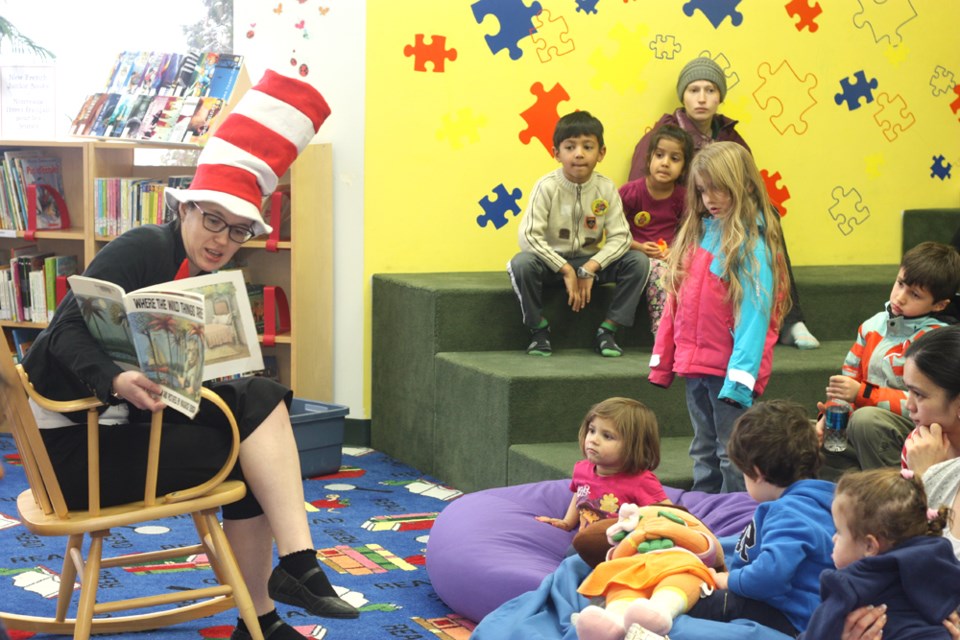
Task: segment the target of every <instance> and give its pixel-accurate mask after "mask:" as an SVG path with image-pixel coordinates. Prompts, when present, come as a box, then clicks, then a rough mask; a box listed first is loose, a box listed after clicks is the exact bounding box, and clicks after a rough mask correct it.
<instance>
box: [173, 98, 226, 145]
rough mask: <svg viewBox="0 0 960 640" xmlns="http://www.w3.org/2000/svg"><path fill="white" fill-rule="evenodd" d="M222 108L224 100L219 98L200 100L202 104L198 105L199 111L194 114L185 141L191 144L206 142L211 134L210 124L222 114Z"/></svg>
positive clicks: (184, 137)
mask: <svg viewBox="0 0 960 640" xmlns="http://www.w3.org/2000/svg"><path fill="white" fill-rule="evenodd" d="M221 108H223V100H220V99H219V98H210V97H202V98H200V104H198V105H197V110H196V111H194V112H193V117H191V118H190V123H189V124H188V125H187V132H186V133H185V134H184V136H183V141H184V142H191V143H201V142H203V141H205V140H206V139H207V136H208V134H209V133H210V123H212V122H213V120H214V119H215V118H216V117H217V114H218V113H220V109H221Z"/></svg>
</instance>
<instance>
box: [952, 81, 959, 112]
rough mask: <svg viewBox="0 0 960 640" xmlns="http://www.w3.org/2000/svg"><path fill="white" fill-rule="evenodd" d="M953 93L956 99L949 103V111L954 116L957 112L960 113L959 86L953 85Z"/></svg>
mask: <svg viewBox="0 0 960 640" xmlns="http://www.w3.org/2000/svg"><path fill="white" fill-rule="evenodd" d="M953 92H954V93H955V94H956V95H957V99H956V100H954V101H953V102H951V103H950V109H952V110H953V114H954V115H956V114H957V111H960V84H956V85H953Z"/></svg>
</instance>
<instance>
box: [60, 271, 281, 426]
mask: <svg viewBox="0 0 960 640" xmlns="http://www.w3.org/2000/svg"><path fill="white" fill-rule="evenodd" d="M69 281H70V288H71V289H72V290H73V293H74V296H75V297H76V299H77V303H78V304H79V305H80V309H81V312H82V314H83V317H84V321H85V322H86V323H87V327H88V328H89V330H90V333H91V335H93V337H94V338H95V339H96V340H97V341H98V342H99V343H100V345H101V346H102V347H103V349H104V351H106V353H107V354H108V355H109V356H110V357H111V358H113V360H114V361H115V362H116V363H117V364H118V365H119V366H120V367H121V368H124V369H139V370H140V371H143V373H144V374H145V375H146V376H147V377H148V378H150V379H151V380H153V381H154V382H157V383H158V384H159V385H160V386H161V387H162V388H163V393H162V399H163V401H164V402H165V403H166V404H167V406H169V407H171V408H173V409H176V410H178V411H180V412H182V413H183V414H184V415H187V416H189V417H191V418H192V417H193V416H195V415H196V412H197V410H198V409H199V403H200V384H201V382H202V381H203V380H212V379H216V378H223V377H226V376H233V375H238V374H243V373H246V372H249V371H257V370H260V369H263V356H262V354H261V352H260V344H259V342H258V340H257V334H256V331H255V329H254V328H253V316H252V314H251V313H250V304H249V302H248V301H247V297H246V288H245V286H244V283H243V276H242V274H241V273H240V272H239V271H218V272H217V273H212V274H208V275H205V276H197V277H194V278H185V279H183V280H174V281H171V282H164V283H161V284H158V285H155V286H151V287H145V288H143V289H138V290H136V291H132V292H125V291H124V290H123V289H122V288H121V287H119V286H118V285H116V284H113V283H111V282H106V281H103V280H98V279H96V278H88V277H85V276H70V278H69Z"/></svg>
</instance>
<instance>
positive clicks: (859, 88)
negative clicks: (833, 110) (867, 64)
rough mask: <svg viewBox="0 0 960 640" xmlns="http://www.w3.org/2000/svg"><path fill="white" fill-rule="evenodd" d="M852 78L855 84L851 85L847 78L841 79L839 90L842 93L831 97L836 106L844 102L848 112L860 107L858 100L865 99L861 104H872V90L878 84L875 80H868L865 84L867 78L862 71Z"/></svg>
mask: <svg viewBox="0 0 960 640" xmlns="http://www.w3.org/2000/svg"><path fill="white" fill-rule="evenodd" d="M853 78H854V79H855V80H856V82H853V83H851V82H850V79H849V78H841V79H840V88H841V89H843V91H841V92H840V93H838V94H836V95H834V96H833V99H834V100H835V101H836V103H837V104H838V105H839V104H843V103H844V102H846V103H847V109H849V110H850V111H853V110H854V109H859V108H860V107H861V106H862V105H861V103H860V98H864V99H865V100H864V103H863V104H866V103H868V102H873V89H876V88H877V84H878V83H877V79H876V78H870V81H869V82H867V76H866V74H865V73H864V72H863V70H862V69H861V70H860V71H857V72H856V73H855V74H853Z"/></svg>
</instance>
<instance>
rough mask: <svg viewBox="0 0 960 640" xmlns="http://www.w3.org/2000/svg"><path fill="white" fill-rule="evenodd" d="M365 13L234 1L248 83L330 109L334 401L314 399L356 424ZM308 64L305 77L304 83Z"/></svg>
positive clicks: (326, 4)
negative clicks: (304, 86)
mask: <svg viewBox="0 0 960 640" xmlns="http://www.w3.org/2000/svg"><path fill="white" fill-rule="evenodd" d="M281 4H282V7H283V8H282V10H281V12H280V13H279V14H278V13H276V11H275V9H276V8H277V6H278V5H281ZM366 5H367V3H366V1H365V0H323V2H317V0H305V2H303V3H302V4H301V3H300V2H293V1H290V0H288V1H286V2H283V3H280V1H279V0H277V1H276V2H263V0H234V52H235V53H239V54H242V55H243V56H244V57H245V59H246V61H247V67H248V68H249V70H250V79H251V80H252V81H253V82H256V81H257V79H259V77H260V76H261V75H262V74H263V71H264V69H267V68H271V69H275V70H277V71H279V72H280V73H285V74H288V75H295V76H297V77H302V79H304V80H306V81H308V82H310V83H311V84H312V85H314V86H315V87H316V88H317V89H318V90H319V91H320V92H321V93H322V94H323V96H324V98H326V100H327V102H328V103H329V104H330V108H331V111H332V113H331V116H330V118H328V119H327V121H326V122H325V123H324V125H323V127H322V128H321V129H320V133H319V134H318V135H317V138H316V141H318V142H330V143H331V144H332V145H333V189H334V191H333V210H334V221H333V236H334V238H333V244H334V257H333V263H334V275H333V277H334V333H333V336H334V358H333V362H334V365H333V368H334V372H333V373H334V394H333V395H334V397H333V398H315V399H317V400H331V401H333V402H336V403H338V404H344V405H347V406H348V407H350V418H357V419H359V418H367V417H369V413H368V412H367V410H366V409H365V408H364V406H363V367H364V355H363V353H364V336H363V326H364V319H363V292H364V282H363V207H364V202H363V158H364V155H363V154H364V100H365V98H366V95H365V75H366V15H367V14H366ZM322 9H327V11H326V13H322ZM304 35H306V37H304ZM248 36H252V37H248ZM292 60H296V64H295V65H294V64H291V61H292ZM303 64H306V65H307V75H306V76H300V75H299V70H300V66H301V65H303Z"/></svg>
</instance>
